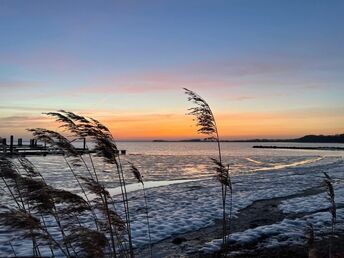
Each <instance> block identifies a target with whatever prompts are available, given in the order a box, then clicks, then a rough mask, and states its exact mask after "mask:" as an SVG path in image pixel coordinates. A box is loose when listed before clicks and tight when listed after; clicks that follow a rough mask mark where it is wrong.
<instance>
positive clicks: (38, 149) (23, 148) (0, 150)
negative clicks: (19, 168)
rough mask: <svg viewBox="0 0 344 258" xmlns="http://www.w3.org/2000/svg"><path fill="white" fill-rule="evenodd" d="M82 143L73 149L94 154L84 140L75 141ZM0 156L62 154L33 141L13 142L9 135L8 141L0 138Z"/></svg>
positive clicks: (19, 139) (53, 148)
mask: <svg viewBox="0 0 344 258" xmlns="http://www.w3.org/2000/svg"><path fill="white" fill-rule="evenodd" d="M76 140H79V141H82V147H75V148H76V150H77V151H78V152H79V153H80V154H87V153H95V151H94V150H92V149H89V148H88V147H87V143H86V138H82V139H75V140H72V141H71V142H74V141H76ZM120 154H121V155H125V154H126V150H119V151H118V155H120ZM0 155H4V156H20V155H21V156H28V155H31V156H46V155H64V152H63V151H62V150H61V149H59V148H56V147H53V146H49V145H47V144H46V143H39V142H37V140H35V139H30V141H29V142H28V144H24V143H23V139H22V138H18V139H17V141H16V142H14V136H13V135H11V136H10V138H9V141H7V139H6V138H0Z"/></svg>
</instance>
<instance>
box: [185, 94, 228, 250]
mask: <svg viewBox="0 0 344 258" xmlns="http://www.w3.org/2000/svg"><path fill="white" fill-rule="evenodd" d="M184 91H185V94H186V95H187V96H188V101H190V102H192V103H193V104H194V105H195V106H194V107H191V108H189V112H188V113H187V115H192V116H194V117H195V119H194V120H195V121H196V125H197V127H198V130H197V132H198V133H200V134H204V135H207V136H208V137H207V139H208V140H212V141H216V143H217V149H218V159H212V161H213V163H214V164H215V172H216V177H217V179H218V180H219V182H220V183H221V193H222V211H223V212H222V221H223V222H222V224H223V230H222V240H223V247H224V249H225V252H226V251H227V215H226V199H227V191H228V189H229V191H230V195H231V202H230V211H231V210H232V183H231V180H230V175H229V169H227V168H226V166H225V165H224V164H223V162H222V153H221V143H220V137H219V131H218V128H217V124H216V120H215V116H214V114H213V112H212V110H211V108H210V106H209V104H208V103H207V102H206V101H205V100H204V99H203V98H202V97H201V96H200V95H198V94H197V93H195V92H194V91H191V90H189V89H186V88H184ZM231 219H232V218H231V212H230V222H231Z"/></svg>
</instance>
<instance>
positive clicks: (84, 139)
mask: <svg viewBox="0 0 344 258" xmlns="http://www.w3.org/2000/svg"><path fill="white" fill-rule="evenodd" d="M83 141H84V146H83V148H84V150H86V137H84V138H83Z"/></svg>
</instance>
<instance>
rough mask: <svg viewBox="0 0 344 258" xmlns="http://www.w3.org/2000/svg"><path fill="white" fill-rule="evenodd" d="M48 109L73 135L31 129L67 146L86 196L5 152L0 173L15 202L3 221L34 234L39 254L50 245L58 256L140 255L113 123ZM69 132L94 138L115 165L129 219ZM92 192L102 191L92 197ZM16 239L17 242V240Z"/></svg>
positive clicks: (68, 157)
mask: <svg viewBox="0 0 344 258" xmlns="http://www.w3.org/2000/svg"><path fill="white" fill-rule="evenodd" d="M46 114H47V115H48V116H51V117H54V118H55V119H56V121H58V122H59V123H61V126H60V128H61V129H62V130H63V131H64V132H65V133H67V134H68V136H64V135H63V134H61V133H59V132H56V131H52V130H48V129H44V128H33V129H28V131H30V132H31V133H32V134H33V135H34V137H35V139H36V140H38V141H42V142H45V143H46V144H47V145H48V146H50V147H51V148H54V149H57V150H59V151H62V152H63V154H64V157H63V159H64V160H65V162H66V164H67V167H68V168H69V170H70V172H71V173H72V175H73V177H74V179H75V180H76V182H77V184H78V186H79V188H80V190H81V192H82V195H83V197H82V196H79V195H77V194H74V193H71V192H69V191H66V190H62V189H57V188H54V187H52V186H50V185H48V183H47V182H46V181H45V179H44V177H43V176H42V174H41V173H40V172H39V171H38V169H37V168H36V167H35V166H34V165H33V164H32V162H30V160H28V159H27V158H25V157H18V158H17V160H16V161H15V160H13V159H9V158H5V157H0V177H1V180H2V182H3V184H4V186H5V189H6V194H8V196H9V197H10V198H11V200H12V202H13V204H9V206H8V207H7V206H6V207H3V208H2V209H1V214H0V216H1V217H0V223H1V224H3V225H6V226H7V227H10V228H12V229H15V230H18V229H20V230H21V232H22V237H24V238H28V239H31V241H32V255H33V256H35V257H40V256H41V248H49V249H50V252H51V256H52V257H55V256H56V253H57V251H58V253H60V254H62V255H63V256H65V257H104V256H106V257H134V251H133V245H132V237H131V229H130V212H129V204H128V197H127V192H126V182H125V178H124V171H123V167H122V164H121V160H120V158H119V151H118V149H117V146H116V143H115V141H114V138H113V137H112V135H111V133H110V131H109V129H108V128H107V127H105V126H104V125H102V124H101V123H100V122H99V121H97V120H95V119H92V118H86V117H83V116H80V115H77V114H75V113H72V112H67V111H64V110H60V111H58V112H49V113H46ZM69 136H73V137H78V138H89V139H90V140H92V141H94V142H95V144H96V146H95V150H96V155H97V156H99V157H101V158H102V159H103V161H104V162H106V163H107V164H110V165H111V166H113V167H114V168H115V171H116V174H117V175H118V178H119V185H120V187H121V190H122V194H121V196H122V200H121V203H122V204H123V208H124V217H125V218H124V219H122V217H121V216H120V215H119V214H118V213H117V211H116V207H115V203H114V201H113V199H112V197H111V196H110V194H109V192H108V191H107V190H106V188H105V187H104V185H103V184H102V182H101V181H100V180H99V176H98V172H97V170H96V168H95V166H94V162H93V157H92V155H91V154H88V157H89V162H90V163H91V165H89V164H88V162H86V160H85V158H84V156H83V155H81V154H80V153H79V152H78V150H77V149H76V148H75V147H74V146H73V144H72V143H71V141H70V140H69V139H68V137H69ZM76 167H77V168H79V169H81V170H82V169H83V170H84V173H83V175H79V174H78V173H76V171H75V168H76ZM85 172H86V173H85ZM91 193H92V194H94V195H95V196H96V197H95V198H93V199H91V198H89V194H91ZM48 220H49V225H47V221H48ZM92 221H93V223H90V222H92ZM52 223H53V224H52ZM51 227H53V228H56V229H58V231H59V234H58V235H57V234H56V233H55V234H54V235H52V234H51V232H50V228H51ZM10 245H11V247H13V245H12V243H11V244H10ZM14 254H15V253H14Z"/></svg>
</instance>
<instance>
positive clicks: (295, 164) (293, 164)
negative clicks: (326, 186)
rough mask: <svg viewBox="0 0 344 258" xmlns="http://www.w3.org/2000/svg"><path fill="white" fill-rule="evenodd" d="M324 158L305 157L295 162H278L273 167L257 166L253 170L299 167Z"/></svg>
mask: <svg viewBox="0 0 344 258" xmlns="http://www.w3.org/2000/svg"><path fill="white" fill-rule="evenodd" d="M322 159H323V157H318V158H315V159H305V160H302V161H297V162H293V163H289V164H278V165H275V166H273V167H264V168H256V169H253V170H252V171H253V172H256V171H268V170H277V169H283V168H289V167H298V166H302V165H306V164H310V163H315V162H317V161H319V160H322Z"/></svg>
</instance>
